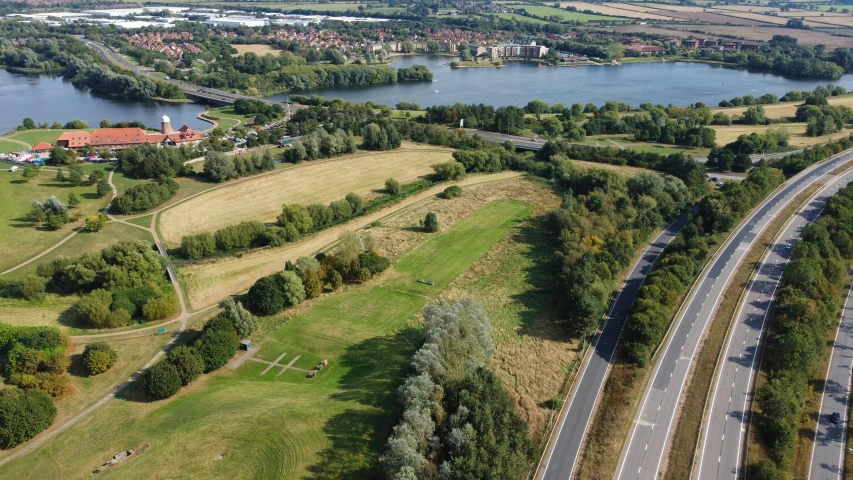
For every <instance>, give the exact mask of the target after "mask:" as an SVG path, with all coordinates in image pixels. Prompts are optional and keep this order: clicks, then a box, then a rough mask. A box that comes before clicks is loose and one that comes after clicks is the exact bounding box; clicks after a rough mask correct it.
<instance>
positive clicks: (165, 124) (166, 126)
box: [160, 115, 174, 135]
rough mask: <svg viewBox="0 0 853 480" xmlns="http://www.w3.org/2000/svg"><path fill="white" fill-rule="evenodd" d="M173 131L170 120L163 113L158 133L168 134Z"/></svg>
mask: <svg viewBox="0 0 853 480" xmlns="http://www.w3.org/2000/svg"><path fill="white" fill-rule="evenodd" d="M173 132H174V130H172V120H170V119H169V117H168V116H166V115H163V120H162V121H161V123H160V133H162V134H164V135H168V134H170V133H173Z"/></svg>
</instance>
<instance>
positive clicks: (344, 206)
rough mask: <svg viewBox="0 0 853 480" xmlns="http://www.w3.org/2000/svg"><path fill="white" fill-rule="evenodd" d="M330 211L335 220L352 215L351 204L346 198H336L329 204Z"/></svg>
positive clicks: (341, 219) (339, 220)
mask: <svg viewBox="0 0 853 480" xmlns="http://www.w3.org/2000/svg"><path fill="white" fill-rule="evenodd" d="M329 208H331V209H332V213H333V214H334V215H335V221H336V222H341V221H343V220H346V219H348V218H350V217H352V214H353V211H352V206H351V205H350V203H349V202H347V201H346V200H336V201H334V202H332V203H330V204H329Z"/></svg>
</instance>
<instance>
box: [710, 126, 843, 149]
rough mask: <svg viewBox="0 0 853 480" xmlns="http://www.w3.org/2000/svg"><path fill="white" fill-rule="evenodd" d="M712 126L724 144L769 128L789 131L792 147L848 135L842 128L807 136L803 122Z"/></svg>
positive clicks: (720, 141) (720, 143)
mask: <svg viewBox="0 0 853 480" xmlns="http://www.w3.org/2000/svg"><path fill="white" fill-rule="evenodd" d="M712 128H713V129H714V130H716V131H717V145H726V144H728V143H731V142H734V141H735V140H737V137H739V136H741V135H743V134H749V133H753V132H755V133H761V132H765V131H767V130H768V129H770V128H778V129H782V130H787V131H789V132H790V133H791V140H790V141H789V142H788V144H789V145H790V146H791V147H792V148H802V147H809V146H812V145H816V144H818V143H825V142H828V141H830V140H833V139H838V138H841V137H847V136H849V135H850V130H843V131H841V132H836V133H833V134H831V135H825V136H823V137H809V136H806V124H805V123H785V124H778V125H769V126H764V125H730V126H716V127H712Z"/></svg>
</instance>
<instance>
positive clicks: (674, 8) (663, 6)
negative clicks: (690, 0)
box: [637, 3, 705, 13]
mask: <svg viewBox="0 0 853 480" xmlns="http://www.w3.org/2000/svg"><path fill="white" fill-rule="evenodd" d="M637 5H642V6H644V7H646V8H649V9H655V10H661V11H664V12H666V11H671V12H694V13H698V12H703V11H705V8H704V7H691V6H688V5H675V4H669V3H638V4H637Z"/></svg>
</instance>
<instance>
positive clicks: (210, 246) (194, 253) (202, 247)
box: [181, 232, 216, 260]
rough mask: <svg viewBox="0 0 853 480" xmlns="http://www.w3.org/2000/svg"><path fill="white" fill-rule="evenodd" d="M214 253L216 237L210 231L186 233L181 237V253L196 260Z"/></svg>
mask: <svg viewBox="0 0 853 480" xmlns="http://www.w3.org/2000/svg"><path fill="white" fill-rule="evenodd" d="M214 253H216V238H214V236H213V234H212V233H210V232H203V233H197V234H195V235H187V236H185V237H183V238H181V255H183V256H184V257H186V258H189V259H191V260H198V259H200V258H204V257H207V256H210V255H213V254H214Z"/></svg>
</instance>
